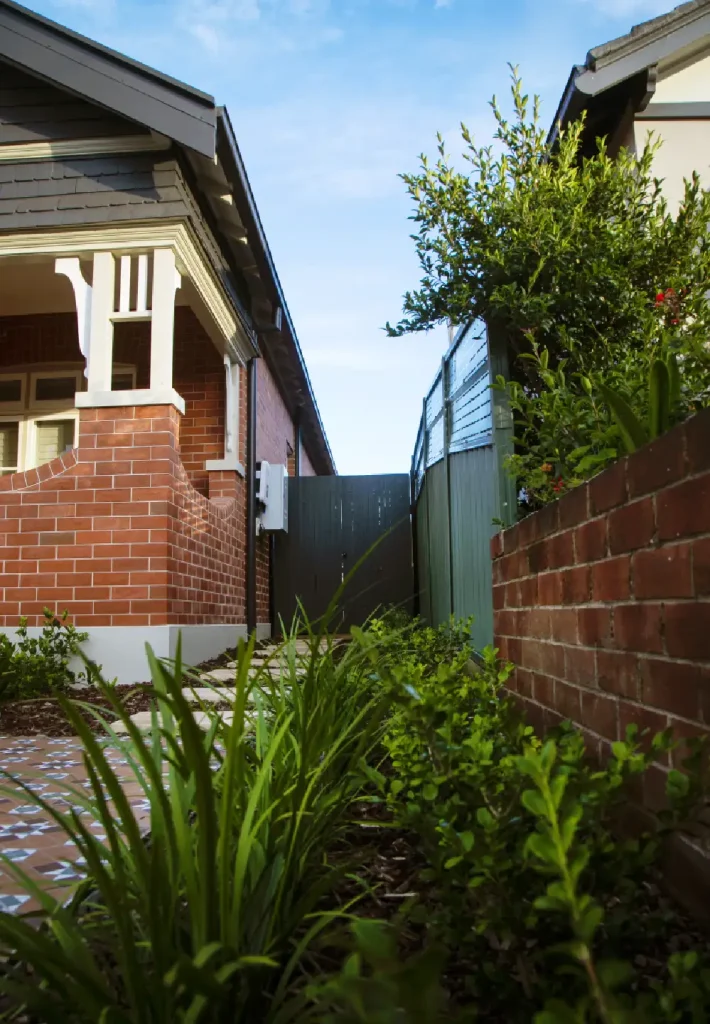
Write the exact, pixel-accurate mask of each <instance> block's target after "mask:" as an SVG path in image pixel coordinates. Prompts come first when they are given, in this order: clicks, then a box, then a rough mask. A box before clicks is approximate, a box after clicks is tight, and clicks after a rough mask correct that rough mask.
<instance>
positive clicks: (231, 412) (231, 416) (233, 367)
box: [205, 355, 244, 475]
mask: <svg viewBox="0 0 710 1024" xmlns="http://www.w3.org/2000/svg"><path fill="white" fill-rule="evenodd" d="M239 370H240V366H239V363H237V362H234V361H233V360H232V358H231V356H229V355H225V356H224V378H225V396H224V458H223V459H209V460H208V461H207V462H206V463H205V469H206V470H208V471H209V470H221V469H228V470H234V471H235V472H237V473H241V474H242V475H244V467H243V466H242V464H241V463H240V461H239Z"/></svg>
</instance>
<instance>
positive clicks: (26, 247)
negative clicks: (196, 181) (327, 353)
mask: <svg viewBox="0 0 710 1024" xmlns="http://www.w3.org/2000/svg"><path fill="white" fill-rule="evenodd" d="M166 248H167V249H173V250H174V252H175V262H176V267H177V270H178V272H179V273H180V274H182V275H183V276H184V277H187V278H188V279H189V280H190V281H191V282H192V284H193V285H194V287H195V290H196V291H197V293H198V295H199V296H200V298H201V300H202V302H203V303H204V306H205V308H206V310H207V312H208V313H209V316H210V319H211V321H212V322H213V323H214V325H215V328H216V332H217V334H218V336H219V337H220V338H221V340H222V345H223V347H224V351H225V352H227V353H229V354H230V355H231V356H232V358H233V359H234V360H235V361H237V362H240V363H243V362H246V361H247V360H249V359H251V358H252V356H253V355H255V354H256V348H255V346H254V343H253V342H252V340H251V339H250V338H249V336H248V335H247V333H246V331H245V329H244V327H243V326H242V324H241V323H240V321H239V320H238V319H237V316H236V313H235V312H234V310H233V307H232V305H231V303H230V302H229V300H228V298H227V296H226V295H225V292H224V290H223V288H222V285H221V284H220V282H219V281H218V280H217V277H216V275H215V274H214V272H213V270H212V268H211V267H210V266H209V264H208V262H207V260H206V258H205V257H204V256H203V254H202V250H201V247H200V244H199V242H198V241H197V239H196V237H195V234H194V232H193V231H192V229H191V228H190V227H189V225H187V224H186V223H185V222H184V221H167V222H163V221H158V222H155V223H141V224H115V225H102V226H100V227H94V228H67V229H62V230H53V231H32V232H29V231H28V232H16V233H13V234H5V235H0V265H1V264H2V260H3V259H6V258H9V257H16V256H54V257H57V256H79V257H82V258H83V259H90V258H91V257H92V256H93V255H94V253H96V252H110V253H112V254H113V255H114V256H121V255H124V254H127V253H132V252H136V251H138V252H139V253H140V252H145V251H146V250H151V249H166Z"/></svg>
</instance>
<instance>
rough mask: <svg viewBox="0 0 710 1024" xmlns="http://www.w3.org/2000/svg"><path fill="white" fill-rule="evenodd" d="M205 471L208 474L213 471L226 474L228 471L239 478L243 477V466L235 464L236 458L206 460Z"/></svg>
mask: <svg viewBox="0 0 710 1024" xmlns="http://www.w3.org/2000/svg"><path fill="white" fill-rule="evenodd" d="M205 469H206V470H207V472H208V473H211V472H213V471H215V472H219V471H221V470H224V471H227V472H228V471H229V470H232V472H234V473H239V475H240V476H244V475H245V474H244V466H243V465H242V464H241V462H237V460H236V458H234V459H231V458H230V459H208V460H207V462H205Z"/></svg>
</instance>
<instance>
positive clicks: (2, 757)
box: [0, 640, 307, 913]
mask: <svg viewBox="0 0 710 1024" xmlns="http://www.w3.org/2000/svg"><path fill="white" fill-rule="evenodd" d="M296 648H297V653H298V655H299V656H300V657H304V656H306V654H307V646H306V644H305V643H304V642H303V641H300V640H299V641H297V642H296ZM272 651H273V648H262V649H261V650H260V651H258V652H257V653H256V654H255V656H254V662H253V667H254V669H255V670H256V669H257V668H261V667H262V666H263V665H264V660H265V658H266V657H268V655H269V654H270V653H271V652H272ZM267 671H268V672H269V673H270V674H274V675H278V674H279V672H280V669H279V667H278V665H277V664H276V663H271V664H270V665H269V666H268V669H267ZM299 674H300V673H299ZM234 677H235V666H234V664H233V663H232V664H231V665H229V666H227V667H225V668H223V669H215V670H213V671H212V672H209V673H205V674H204V675H203V680H204V681H205V683H208V684H210V686H211V687H215V686H216V687H219V688H220V689H221V688H224V689H227V690H228V689H229V688H230V683H231V685H232V687H233V686H234ZM187 692H188V691H185V693H186V695H187ZM192 692H193V693H194V696H195V697H197V698H198V699H199V700H200V701H201V702H202V703H203V705H209V703H212V702H214V701H215V700H217V699H219V694H215V691H214V690H213V689H210V688H208V687H205V688H202V687H198V688H196V690H195V689H194V688H193V691H192ZM223 692H224V690H223ZM230 696H231V695H230ZM228 699H229V698H228ZM218 713H221V714H223V715H225V717H226V716H227V715H229V714H230V712H225V711H222V712H218ZM195 717H196V718H197V719H198V720H199V721H200V722H201V723H203V724H205V725H206V724H207V721H208V718H209V716H208V715H207V714H206V713H205V712H200V711H196V712H195ZM132 718H133V719H134V721H135V722H136V724H137V725H138V727H139V728H141V729H144V730H147V729H148V728H149V727H150V713H149V712H139V713H138V714H136V715H133V716H132ZM107 757H108V759H109V761H110V762H111V764H112V765H113V767H114V770H116V771H117V775H118V776H119V778H120V779H121V780H122V782H123V786H124V789H125V791H126V793H127V794H128V797H129V799H130V801H131V805H132V806H133V809H134V812H135V814H136V817H137V819H138V821H139V824H141V825H143V826H144V827H145V828H146V830H147V828H148V826H149V813H148V812H149V807H148V802H147V800H146V799H145V794H144V793H143V790H142V789H141V787H140V785H139V783H138V782H136V780H135V778H134V776H133V773H132V770H131V768H130V766H129V764H128V762H127V761H126V760H125V759H123V758H122V755H121V751H120V750H118V749H117V748H113V749H112V748H111V746H110V745H109V746H108V747H107ZM0 769H3V770H4V771H6V772H10V773H11V774H12V775H13V776H15V777H17V778H20V779H22V781H23V782H25V783H27V784H28V785H30V787H32V788H33V789H35V791H39V792H40V793H41V794H42V796H43V797H44V798H45V799H46V800H47V801H48V802H50V803H52V804H53V805H54V806H55V807H57V808H59V809H61V810H67V809H68V808H69V807H71V806H72V798H71V793H70V791H69V789H68V788H67V787H74V788H76V789H79V788H84V789H88V788H89V783H88V780H87V775H86V771H85V769H84V764H83V761H82V747H81V743H80V742H79V740H78V739H76V738H73V737H63V738H57V739H52V738H50V737H47V736H31V737H26V738H25V737H17V736H2V735H0ZM0 781H2V782H3V783H4V784H6V785H9V784H10V783H9V780H0ZM82 813H84V814H88V812H86V811H84V812H82ZM90 828H91V829H92V830H94V831H95V832H96V835H97V836H98V837H99V838H104V836H103V835H102V833H101V826H100V825H99V824H98V823H91V824H90ZM0 852H2V853H3V854H5V856H6V857H10V858H11V859H12V860H13V861H14V862H15V863H17V864H19V865H21V866H22V868H23V870H25V871H26V872H27V873H28V874H29V875H30V876H31V877H32V878H33V879H35V880H36V881H38V882H40V883H42V885H43V887H45V888H47V889H48V891H49V892H51V893H52V894H53V895H55V896H58V897H59V896H61V895H62V893H63V892H64V891H66V888H67V886H68V885H70V884H71V883H72V882H75V881H77V880H79V879H81V878H82V877H83V872H82V867H81V863H79V858H78V854H77V850H76V847H75V846H74V844H73V843H72V842H71V841H67V839H66V836H65V833H64V832H63V831H62V829H61V828H60V826H59V825H57V824H56V822H54V821H53V819H52V818H51V817H48V815H47V814H46V812H45V811H44V810H43V809H42V808H41V807H37V806H35V805H34V804H31V803H28V802H27V797H26V795H25V793H23V791H22V790H21V789H19V788H18V792H17V796H16V797H10V796H0ZM52 883H56V884H52ZM35 907H36V904H35V901H34V899H33V898H31V897H29V896H28V895H27V894H26V893H24V892H23V889H22V886H21V884H20V883H19V882H18V881H17V880H16V879H15V878H14V877H13V876H12V875H11V874H10V873H9V872H8V870H7V867H6V866H5V865H4V864H2V863H0V911H6V912H8V913H18V912H21V913H25V912H27V911H31V910H33V909H35Z"/></svg>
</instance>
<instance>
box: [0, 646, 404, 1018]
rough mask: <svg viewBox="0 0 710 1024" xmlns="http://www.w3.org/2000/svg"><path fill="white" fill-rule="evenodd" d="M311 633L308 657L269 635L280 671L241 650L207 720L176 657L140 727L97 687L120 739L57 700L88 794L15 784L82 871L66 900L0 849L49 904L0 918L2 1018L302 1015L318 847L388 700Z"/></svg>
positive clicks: (355, 788)
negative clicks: (69, 805) (75, 742)
mask: <svg viewBox="0 0 710 1024" xmlns="http://www.w3.org/2000/svg"><path fill="white" fill-rule="evenodd" d="M311 639H312V646H311V653H310V655H309V656H308V657H307V658H306V659H305V664H304V663H303V660H302V659H300V658H299V657H298V656H297V652H296V647H295V644H294V642H293V641H292V640H291V639H289V640H287V641H286V642H285V643H284V644H283V645H282V646H281V648H280V650H279V653H278V657H279V660H280V661H281V662H282V664H283V666H284V667H283V673H282V676H281V678H278V679H272V678H271V676H270V675H269V674H268V673H267V672H260V673H258V674H257V676H256V678H254V677H253V674H252V673H250V664H251V657H252V653H253V644H252V645H250V646H248V647H244V646H243V645H242V646H241V648H240V650H239V654H238V671H237V680H236V688H235V691H234V696H233V704H232V709H231V710H232V715H233V718H232V720H231V722H230V721H228V720H227V719H225V718H219V717H215V718H214V721H213V722H212V724H211V727H210V728H209V729H208V730H207V732H206V733H205V732H203V731H202V730H201V729H200V728H199V727H198V725H197V724H196V721H195V718H194V716H193V713H192V711H191V709H190V705H189V703H188V701H187V700H186V698H185V696H184V695H183V689H182V688H183V686H184V680H185V675H186V673H185V671H184V669H183V666H182V665H181V662H180V655H179V652H178V657H177V661H176V663H175V665H174V666H173V667H172V668H171V667H170V666H168V665H165V664H160V663H158V662H156V660H155V658H154V657H153V656H152V654H151V655H149V656H150V665H151V673H152V680H153V688H152V692H153V694H154V695H155V698H156V701H157V703H158V709H157V710H154V711H153V713H152V727H151V730H150V735H149V736H143V735H141V733H140V732H139V731H138V729H137V728H136V726H135V724H134V723H133V722H132V721H131V720H130V717H129V715H128V713H127V712H126V710H125V708H124V706H123V704H122V703H121V700H120V698H119V697H118V696H117V695H116V694H115V692H114V690H113V688H112V687H111V686H109V685H107V684H105V683H103V682H102V681H99V682H98V683H97V685H98V687H99V689H100V691H101V693H102V695H103V696H104V697H105V698H106V700H107V702H108V703H109V705H110V707H111V709H112V711H113V712H115V714H116V716H117V718H118V720H119V721H120V722H121V723H123V725H124V726H125V728H126V729H127V732H128V736H127V737H126V738H122V737H121V736H119V735H117V734H116V732H115V731H114V729H113V727H112V726H111V725H109V724H108V723H107V722H106V721H105V719H104V718H103V717H102V715H101V712H100V711H98V710H97V709H96V708H95V707H93V706H90V705H83V706H82V705H79V706H78V707H77V706H76V705H75V704H74V703H73V702H71V701H69V700H68V699H66V698H65V697H60V698H59V699H60V702H61V704H62V707H63V708H64V710H65V712H66V714H67V716H68V718H69V719H70V721H71V722H72V724H73V726H74V728H75V730H76V732H77V734H78V736H79V737H80V739H81V741H82V744H83V746H84V759H85V763H86V767H87V770H88V775H89V782H90V789H89V791H88V792H87V791H85V790H83V789H80V788H71V790H70V791H71V798H72V800H73V802H74V803H75V805H76V806H75V808H74V809H72V810H70V811H68V812H66V813H65V812H63V811H61V810H59V809H58V808H57V807H56V805H54V804H52V803H51V802H48V801H46V800H44V799H43V798H42V796H41V795H40V794H39V793H38V792H36V791H35V790H34V789H31V788H30V787H29V786H26V785H24V786H23V788H24V790H25V794H26V797H27V800H28V802H32V803H34V804H35V805H37V806H39V807H42V808H43V810H44V812H45V813H46V814H47V815H48V816H50V817H51V818H52V819H53V820H54V821H55V822H56V823H57V824H58V825H59V826H60V828H61V829H62V830H63V831H64V833H65V834H66V836H67V839H68V840H70V841H71V842H73V843H74V844H75V846H76V849H77V853H78V854H79V855H80V856H81V857H82V858H84V861H85V864H86V867H87V870H88V875H89V877H88V878H87V880H86V881H85V882H84V883H82V884H81V885H80V886H79V887H78V889H76V891H75V892H74V894H73V896H72V897H71V899H70V901H69V902H68V903H64V902H63V901H62V900H60V899H56V898H54V897H52V896H50V895H48V894H47V893H46V892H44V891H43V890H42V889H41V888H40V887H39V886H38V885H37V884H36V883H35V882H34V881H33V880H32V879H31V878H29V877H28V876H27V875H26V874H25V873H24V872H23V870H22V868H21V866H20V865H19V864H13V863H11V862H10V861H8V860H7V859H6V860H5V866H4V868H3V870H4V871H5V870H6V871H7V872H9V873H11V874H12V875H13V876H14V877H15V878H17V879H19V880H20V881H21V882H22V884H23V885H24V887H25V888H26V891H27V892H29V893H31V894H32V895H33V896H35V897H36V898H37V900H39V901H40V903H41V905H42V907H43V909H44V924H43V926H42V927H41V928H39V929H37V928H36V927H35V926H34V925H32V924H31V923H27V922H25V921H23V920H22V919H18V918H15V917H13V916H11V915H7V914H0V950H1V951H2V955H3V957H6V958H10V962H9V963H7V964H6V966H5V968H4V971H3V977H2V978H1V979H0V991H2V992H4V993H5V995H6V997H7V998H8V999H9V1002H10V1005H11V1007H12V1009H13V1011H14V1012H17V1013H19V1014H22V1013H28V1014H29V1017H30V1019H31V1020H33V1021H50V1020H51V1021H53V1022H57V1024H61V1022H65V1021H66V1022H69V1021H71V1022H72V1024H84V1022H86V1024H89V1022H91V1024H93V1022H95V1021H98V1020H105V1021H107V1022H108V1021H117V1022H118V1021H125V1022H129V1021H130V1022H131V1024H140V1022H146V1024H157V1022H161V1021H165V1022H166V1024H167V1022H170V1024H172V1022H174V1021H185V1022H187V1021H198V1020H199V1021H201V1022H218V1021H219V1022H221V1021H226V1020H229V1021H243V1022H245V1024H246V1022H252V1021H257V1020H258V1021H263V1022H267V1021H277V1020H278V1021H279V1022H282V1021H283V1022H286V1021H289V1020H291V1019H293V1018H294V1017H295V1016H296V1015H297V1013H298V1012H300V1009H301V1008H302V1006H303V1005H305V1002H306V999H305V996H304V995H303V994H302V993H300V994H299V993H298V992H294V991H293V985H294V982H295V981H296V980H297V979H298V977H299V970H300V969H301V964H302V961H303V958H304V955H305V954H306V952H307V950H308V949H309V947H310V946H311V945H312V944H313V942H314V940H315V939H316V938H317V937H318V936H319V935H320V934H321V933H325V932H326V931H327V929H328V928H329V927H330V926H331V924H332V922H333V919H334V917H337V916H338V915H337V914H334V913H333V911H332V909H331V905H329V904H328V901H327V897H328V895H329V894H331V893H332V891H333V889H334V887H335V886H336V884H337V883H338V881H339V879H340V877H341V870H340V869H339V868H336V867H334V866H332V865H330V864H329V863H328V860H327V857H326V854H325V851H326V850H327V848H328V845H329V843H331V842H333V841H334V840H335V839H336V838H337V835H338V832H339V829H340V828H342V826H343V822H344V820H345V818H346V814H347V811H348V808H349V807H350V804H351V802H352V800H353V799H354V798H355V797H356V796H357V795H358V793H359V792H360V791H361V789H362V786H363V785H364V779H363V776H362V774H361V771H360V765H361V763H362V762H363V760H364V759H367V758H368V757H369V755H370V754H371V751H372V749H373V747H374V746H376V745H377V744H378V742H379V740H380V738H381V734H382V729H383V721H384V715H385V712H386V708H387V698H386V694H384V692H383V691H382V690H373V686H372V681H371V679H370V673H369V662H368V661H367V659H366V658H364V657H363V655H362V653H361V651H360V650H359V649H358V647H357V646H353V647H352V648H351V649H349V650H347V651H346V652H345V653H344V655H343V656H339V657H335V655H334V650H333V645H332V644H331V643H330V641H328V642H327V643H326V646H325V651H324V652H323V653H321V652H320V647H319V643H320V639H321V638H320V637H314V636H311ZM301 668H303V669H304V670H305V673H304V674H303V675H301V674H300V672H301ZM188 676H189V674H188ZM197 681H198V680H197V678H195V682H197ZM199 685H201V686H204V682H199ZM222 695H223V696H225V695H224V692H223V691H222ZM79 707H82V708H83V710H84V711H86V712H89V713H91V714H93V715H94V717H96V718H97V719H99V720H100V721H101V722H103V724H104V726H105V728H106V732H107V733H108V736H109V738H110V740H109V742H110V743H111V744H112V745H114V746H116V747H118V749H119V750H121V751H122V752H123V755H124V757H125V759H126V761H127V762H128V764H129V765H130V766H131V769H132V772H133V774H134V776H135V780H136V782H137V783H138V785H139V786H140V788H141V790H142V792H143V794H144V796H145V799H146V800H147V801H148V803H149V806H150V830H149V833H148V834H147V835H146V836H144V835H142V834H141V832H140V829H139V827H138V825H137V823H136V820H135V818H134V811H133V808H132V807H131V804H130V802H129V799H128V797H127V795H126V793H125V792H124V790H123V788H122V786H121V783H120V781H119V778H118V776H117V774H116V771H115V769H114V768H113V767H112V765H111V763H110V762H109V760H108V759H107V756H106V749H105V743H104V742H103V741H102V740H101V738H99V737H97V736H96V735H94V733H93V732H92V731H91V729H90V728H89V727H88V725H87V724H86V722H85V721H84V720H83V718H82V715H81V714H80V711H79ZM205 707H206V708H207V707H208V705H205ZM67 788H69V787H67ZM92 822H98V823H100V825H101V831H102V832H103V833H104V834H105V837H106V838H105V840H104V841H102V840H101V839H98V838H97V837H96V833H95V832H94V831H92V829H91V827H90V826H91V823H92ZM324 901H325V902H324ZM331 902H332V901H331Z"/></svg>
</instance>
